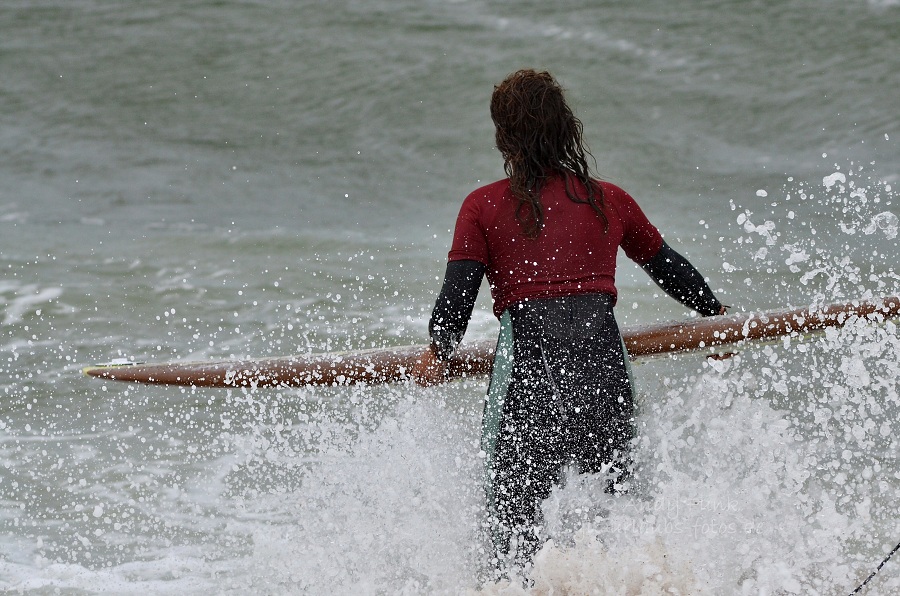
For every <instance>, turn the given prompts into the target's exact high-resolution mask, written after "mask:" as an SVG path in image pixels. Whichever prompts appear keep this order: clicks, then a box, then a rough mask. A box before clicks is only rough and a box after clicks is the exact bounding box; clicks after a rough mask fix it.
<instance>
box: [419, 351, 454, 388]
mask: <svg viewBox="0 0 900 596" xmlns="http://www.w3.org/2000/svg"><path fill="white" fill-rule="evenodd" d="M412 378H413V380H414V381H415V382H416V384H417V385H419V386H420V387H431V386H432V385H438V384H440V383H443V382H444V381H446V380H447V363H446V362H442V361H440V360H438V357H437V355H436V354H435V353H434V350H433V349H432V348H431V346H429V347H428V348H427V349H426V350H425V351H424V352H422V355H421V356H419V357H418V358H417V359H416V364H415V365H414V366H413V369H412Z"/></svg>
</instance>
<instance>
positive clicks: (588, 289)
mask: <svg viewBox="0 0 900 596" xmlns="http://www.w3.org/2000/svg"><path fill="white" fill-rule="evenodd" d="M573 183H574V186H575V192H576V195H577V196H578V197H586V196H587V192H586V190H585V188H584V186H583V185H582V184H580V183H578V182H577V181H575V180H574V179H573ZM597 184H598V185H599V186H600V187H601V188H602V189H603V213H604V214H605V215H606V219H607V221H608V222H609V230H608V231H607V230H606V229H605V227H604V222H603V220H602V219H601V218H600V216H599V215H598V214H597V212H596V211H594V209H593V207H591V206H590V205H589V204H588V203H587V202H585V203H577V202H575V201H573V200H571V199H570V198H569V197H568V195H567V194H566V189H565V183H564V181H563V179H562V178H561V177H559V176H555V177H553V178H550V179H549V180H548V181H547V183H546V185H545V186H544V189H543V191H542V192H541V204H542V205H543V214H544V226H543V228H542V229H541V233H540V235H539V236H538V237H537V238H534V239H530V238H528V237H526V236H525V234H524V233H523V232H522V226H521V224H519V222H518V221H516V207H517V205H518V200H517V199H516V198H515V197H514V196H513V194H512V192H511V191H510V189H509V179H504V180H500V181H498V182H494V183H493V184H488V185H487V186H483V187H481V188H479V189H477V190H476V191H474V192H473V193H471V194H470V195H469V196H468V197H466V200H465V201H463V204H462V208H461V209H460V211H459V216H458V218H457V220H456V231H455V232H454V234H453V245H452V247H451V249H450V254H449V257H448V258H449V260H450V261H460V260H472V261H478V262H480V263H483V264H484V265H485V267H486V270H485V274H486V275H487V278H488V282H489V283H490V286H491V296H492V297H493V299H494V314H495V315H496V316H497V317H498V318H499V317H500V316H501V315H502V314H503V311H504V310H506V309H507V308H508V307H509V306H510V305H511V304H514V303H516V302H519V301H521V300H526V299H529V298H553V297H558V296H569V295H572V294H584V293H598V292H602V293H606V294H610V295H612V296H613V297H615V296H616V286H615V275H616V253H617V251H618V248H619V247H620V246H621V247H622V248H623V249H624V250H625V254H626V255H628V257H629V258H631V259H632V260H633V261H635V262H637V263H638V264H639V265H644V264H646V263H647V262H648V261H650V260H651V259H652V258H653V257H654V256H655V255H656V254H657V253H658V252H659V250H660V248H661V247H662V244H663V239H662V236H661V235H660V233H659V230H657V229H656V227H654V226H653V224H651V223H650V222H649V221H648V220H647V216H645V215H644V212H643V211H641V208H640V207H638V204H637V203H636V202H635V200H634V199H633V198H631V196H630V195H629V194H628V193H627V192H625V191H624V190H622V189H621V188H619V187H618V186H616V185H614V184H610V183H608V182H602V181H598V182H597Z"/></svg>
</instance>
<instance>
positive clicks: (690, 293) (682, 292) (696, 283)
mask: <svg viewBox="0 0 900 596" xmlns="http://www.w3.org/2000/svg"><path fill="white" fill-rule="evenodd" d="M641 267H642V268H643V269H644V271H646V272H647V274H648V275H649V276H650V277H651V278H652V279H653V281H655V282H656V285H658V286H659V287H660V288H662V289H663V290H664V291H665V292H666V294H668V295H669V296H671V297H672V298H674V299H675V300H677V301H679V302H681V303H682V304H683V305H685V306H686V307H688V308H692V309H694V310H696V311H697V312H699V313H700V314H701V315H703V316H704V317H708V316H712V315H717V314H719V312H720V311H721V310H722V303H721V302H719V300H718V299H717V298H716V297H715V296H714V295H713V293H712V290H711V289H709V285H707V283H706V281H705V280H704V279H703V276H702V275H700V272H699V271H697V270H696V269H695V268H694V266H693V265H691V264H690V262H688V260H687V259H685V258H684V257H683V256H681V255H680V254H678V253H677V252H675V250H673V249H672V247H671V246H669V245H668V244H666V243H665V242H663V244H662V247H661V248H660V249H659V252H658V253H656V256H655V257H653V258H652V259H650V260H649V261H648V262H647V263H644V264H643V265H641Z"/></svg>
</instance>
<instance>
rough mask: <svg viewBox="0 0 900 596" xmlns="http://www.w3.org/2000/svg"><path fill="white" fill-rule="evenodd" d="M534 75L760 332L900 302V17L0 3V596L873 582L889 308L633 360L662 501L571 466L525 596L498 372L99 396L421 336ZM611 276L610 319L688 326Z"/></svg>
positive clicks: (635, 272)
mask: <svg viewBox="0 0 900 596" xmlns="http://www.w3.org/2000/svg"><path fill="white" fill-rule="evenodd" d="M526 66H527V67H538V68H546V69H549V70H550V71H552V72H553V73H554V74H555V75H557V77H558V78H559V79H560V80H561V82H562V83H563V84H564V86H565V87H566V88H567V89H568V90H569V96H570V99H571V101H572V103H573V105H574V106H575V108H576V111H577V113H578V115H579V116H580V117H581V118H582V120H583V121H584V123H585V134H586V138H587V140H588V142H589V144H590V146H591V148H592V150H593V153H594V155H595V156H596V158H597V171H598V173H599V175H600V176H602V177H603V178H605V179H607V180H610V181H612V182H614V183H617V184H619V185H620V186H623V187H624V188H626V189H627V190H628V191H629V192H630V193H631V194H632V195H633V196H634V197H635V198H637V200H638V201H639V202H640V203H641V205H642V206H643V208H644V209H645V211H646V212H647V214H648V215H649V217H650V219H651V221H654V222H655V223H656V224H657V225H658V226H659V227H660V228H661V229H662V231H663V232H664V234H665V236H666V239H667V240H668V242H669V243H670V244H671V245H673V246H674V247H675V248H676V249H678V250H679V251H681V252H682V253H684V254H685V255H686V256H688V257H689V258H690V259H691V261H692V262H693V263H694V264H695V265H696V266H697V267H698V268H699V269H700V270H701V271H703V272H704V274H705V275H707V276H708V277H709V278H710V281H711V285H712V287H713V288H714V289H715V290H716V291H717V293H718V295H719V296H720V297H721V298H722V299H723V301H724V302H725V303H727V304H730V305H732V311H733V312H741V311H751V310H758V309H767V308H782V307H787V306H792V307H799V306H806V305H810V304H815V303H823V302H836V301H844V300H849V299H854V298H860V297H863V298H864V297H873V296H879V295H896V294H898V293H900V275H898V272H897V271H896V261H897V257H898V243H900V239H898V237H897V234H898V219H897V215H898V213H900V205H898V204H897V187H898V186H900V143H898V141H900V118H898V106H900V103H898V94H897V90H898V89H900V2H897V1H896V0H845V1H842V2H835V1H831V0H786V1H781V2H774V1H773V2H767V1H755V2H746V1H744V0H724V1H723V0H719V1H715V2H711V1H706V2H698V1H688V0H647V1H644V2H631V3H629V2H611V1H605V2H589V1H587V0H582V1H575V0H562V1H560V2H546V1H541V2H537V1H531V0H526V1H515V2H513V1H511V0H506V1H496V2H493V1H491V2H489V1H486V0H482V1H478V0H440V1H438V0H418V1H413V0H364V1H357V0H329V1H327V2H324V1H313V0H306V1H288V0H257V1H252V0H244V1H239V0H194V1H191V2H183V1H174V0H143V1H141V2H125V1H111V0H4V1H3V2H2V4H0V73H2V79H0V396H2V398H3V399H2V403H0V591H8V592H12V593H25V594H55V593H64V594H93V593H115V594H128V593H151V594H186V593H189V594H211V593H226V594H232V593H233V594H245V593H266V594H294V593H298V594H299V593H309V594H398V593H399V594H421V593H429V594H460V593H500V592H501V591H503V590H506V591H505V592H503V593H505V594H519V593H535V594H550V593H553V594H587V593H598V594H662V593H666V594H676V593H677V594H724V595H730V594H747V595H750V594H754V595H756V594H766V595H769V594H846V593H849V592H850V591H851V590H852V589H854V588H855V587H856V586H857V585H858V584H859V583H860V582H861V581H862V580H863V579H864V578H865V577H866V576H867V575H868V574H869V573H870V572H871V571H872V570H873V569H874V568H875V567H876V566H877V564H878V563H879V562H880V561H881V559H882V558H883V557H884V556H885V555H886V554H887V553H888V552H889V551H890V550H891V548H893V546H894V545H895V544H896V543H897V542H898V541H900V519H898V518H897V510H898V503H900V466H898V459H897V454H898V447H900V445H898V439H897V437H898V431H900V418H898V413H900V397H898V390H900V381H898V379H900V365H898V359H900V334H898V331H897V328H896V327H895V326H894V325H893V324H886V325H882V326H866V325H856V324H851V325H850V326H849V327H848V328H846V329H845V330H843V331H840V332H834V333H829V334H827V335H826V336H824V337H820V338H817V339H808V340H800V339H797V338H794V339H791V340H785V341H784V342H778V343H776V344H772V345H766V346H758V347H752V348H746V349H744V350H742V351H741V353H740V355H739V356H738V357H736V358H733V359H731V360H728V361H724V362H719V363H710V362H705V361H704V360H703V359H702V358H699V357H696V356H682V357H678V358H664V359H658V360H654V361H652V362H649V363H646V364H642V365H638V366H636V367H635V368H634V375H635V383H636V387H637V390H638V396H637V401H638V405H639V418H638V421H637V423H638V429H639V436H640V442H639V445H638V446H637V450H636V457H637V461H638V463H639V465H640V478H641V486H640V488H639V490H636V491H635V492H634V493H633V494H632V495H630V496H627V497H620V498H617V499H610V498H609V497H606V496H604V495H603V494H601V493H600V492H599V491H598V490H597V488H596V486H594V485H593V479H591V478H582V477H572V478H571V479H570V482H569V483H568V484H567V486H566V488H565V489H564V490H560V491H558V492H557V493H555V494H554V495H553V496H552V497H551V498H550V499H549V500H548V502H547V503H546V517H547V529H548V533H549V536H550V537H552V539H553V542H552V543H550V544H548V545H547V547H546V548H545V549H544V550H543V551H541V553H540V554H539V556H538V558H537V561H536V568H535V571H534V575H533V584H532V585H530V586H527V585H526V586H523V584H522V583H521V582H520V581H518V580H517V579H515V578H514V581H513V582H512V583H511V584H510V585H482V584H481V583H480V581H479V575H478V569H479V567H480V566H481V563H480V561H482V560H483V553H484V551H483V549H484V546H485V545H484V542H483V537H482V535H481V533H480V530H479V521H480V519H481V506H482V505H481V493H480V488H479V486H480V484H479V483H480V474H481V458H480V457H479V447H478V437H479V425H480V419H481V405H482V399H483V395H484V392H485V388H486V381H485V380H484V379H477V380H467V381H464V382H457V383H453V384H451V385H449V386H445V387H439V388H432V389H427V390H426V389H419V388H416V387H412V386H394V387H378V388H357V389H348V388H326V389H296V390H283V391H276V390H269V389H266V390H257V391H224V390H189V389H178V388H165V387H144V386H129V385H123V384H116V383H112V382H110V383H103V382H100V381H97V380H91V379H87V378H84V377H82V376H81V373H80V370H81V367H83V366H86V365H88V364H92V363H96V362H105V361H110V360H112V359H116V358H128V359H132V360H138V361H165V360H171V359H193V360H196V359H201V360H205V359H213V358H231V357H242V356H263V355H270V354H278V355H283V354H290V353H294V352H319V351H326V350H343V349H357V348H364V347H371V346H385V345H387V346H390V345H404V344H409V343H422V342H424V341H425V340H426V325H427V318H428V315H429V313H430V310H431V307H432V305H433V301H434V297H435V295H436V292H437V291H438V289H439V283H440V277H441V275H442V274H443V268H444V260H445V257H446V251H447V250H448V247H449V243H450V237H451V229H452V227H453V223H454V219H455V215H456V212H457V209H458V208H459V204H460V203H461V201H462V199H463V198H464V196H465V195H466V194H467V193H468V192H470V191H471V190H472V189H474V188H475V187H477V186H479V185H481V184H484V183H487V182H490V181H493V180H496V179H498V178H500V177H502V175H503V174H502V163H501V160H500V158H499V155H498V154H497V152H496V150H495V149H494V148H493V130H492V125H491V122H490V118H489V115H488V109H487V106H488V101H489V97H490V93H491V91H492V86H493V85H494V84H495V83H497V82H498V81H500V80H501V79H502V78H503V77H504V76H505V75H506V74H508V73H509V72H511V71H513V70H516V69H518V68H520V67H526ZM618 286H619V291H620V298H619V303H618V306H617V317H618V318H619V321H620V324H621V325H633V324H640V323H649V322H655V321H664V320H671V319H677V318H684V317H687V316H689V315H688V313H687V312H686V311H685V310H684V309H683V308H682V307H681V306H680V305H678V304H677V303H676V302H674V301H672V300H670V299H668V298H666V297H664V296H660V292H659V291H658V290H657V289H656V287H655V286H654V285H653V284H652V283H651V282H650V281H649V280H648V278H647V277H646V276H645V275H644V274H643V273H642V272H641V271H640V270H639V269H638V268H637V267H636V266H634V265H633V264H631V263H629V262H624V261H623V262H622V263H621V264H620V274H619V279H618ZM496 329H497V323H496V321H495V320H494V319H493V317H492V316H491V314H490V303H489V297H488V292H487V288H486V286H485V287H483V289H482V296H481V297H480V298H479V305H478V307H477V310H476V314H475V318H474V320H473V322H472V324H471V325H470V328H469V332H468V336H467V337H468V338H469V339H486V338H490V337H493V336H494V334H495V333H496ZM897 591H900V560H892V561H890V562H889V563H888V564H887V565H886V566H885V567H884V569H883V570H882V571H881V573H880V574H879V575H878V577H877V578H876V579H875V580H873V582H872V584H870V586H869V587H867V592H865V593H867V594H888V593H896V592H897Z"/></svg>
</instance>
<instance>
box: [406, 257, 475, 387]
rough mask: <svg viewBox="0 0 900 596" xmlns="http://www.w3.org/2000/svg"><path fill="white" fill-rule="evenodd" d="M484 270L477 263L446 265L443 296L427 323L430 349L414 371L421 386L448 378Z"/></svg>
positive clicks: (462, 262) (442, 289) (440, 296)
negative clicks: (449, 368)
mask: <svg viewBox="0 0 900 596" xmlns="http://www.w3.org/2000/svg"><path fill="white" fill-rule="evenodd" d="M484 270H485V266H484V264H483V263H480V262H478V261H472V260H458V261H450V262H449V263H447V271H446V273H445V274H444V283H443V285H442V287H441V293H440V295H438V298H437V301H436V303H435V305H434V310H433V311H432V313H431V320H430V321H429V322H428V334H429V335H430V336H431V345H430V346H429V349H428V350H427V351H426V353H424V354H422V356H421V357H420V358H419V361H418V362H417V364H416V368H415V369H414V370H413V377H414V378H415V379H416V381H417V382H418V383H419V384H420V385H431V384H434V383H437V382H440V379H442V378H443V376H444V375H445V373H446V367H447V362H449V360H450V358H452V357H453V352H455V351H456V346H457V345H459V342H460V341H462V338H463V335H464V334H465V333H466V327H468V325H469V319H470V318H471V317H472V309H473V308H474V307H475V300H476V299H477V298H478V288H479V287H480V286H481V278H482V277H483V276H484Z"/></svg>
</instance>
